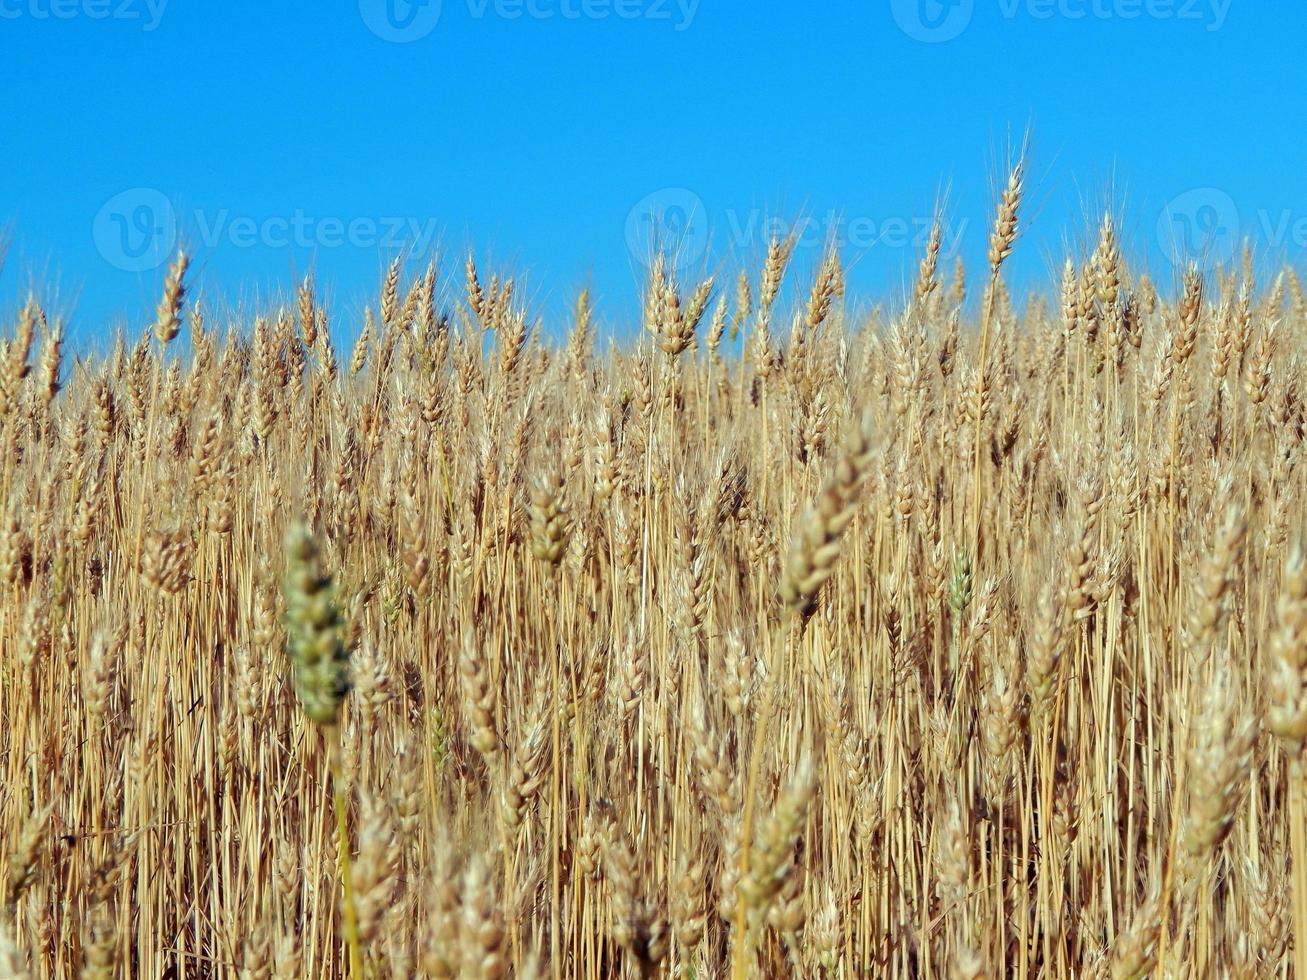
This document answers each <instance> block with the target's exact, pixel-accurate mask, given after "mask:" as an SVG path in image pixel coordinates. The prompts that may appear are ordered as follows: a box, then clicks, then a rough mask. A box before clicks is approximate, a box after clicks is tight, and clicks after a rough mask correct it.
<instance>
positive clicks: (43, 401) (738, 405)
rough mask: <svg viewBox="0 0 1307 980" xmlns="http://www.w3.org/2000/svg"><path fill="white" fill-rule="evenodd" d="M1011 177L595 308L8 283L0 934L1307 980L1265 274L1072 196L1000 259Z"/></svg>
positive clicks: (482, 279) (259, 963)
mask: <svg viewBox="0 0 1307 980" xmlns="http://www.w3.org/2000/svg"><path fill="white" fill-rule="evenodd" d="M1021 195H1022V175H1021V169H1020V168H1019V167H1018V168H1017V169H1015V170H1014V171H1013V173H1012V176H1011V179H1010V180H1008V181H1007V183H1006V187H1005V188H1004V189H1003V191H1002V194H1001V196H1000V199H999V200H998V202H997V216H996V218H995V220H994V222H993V226H992V229H993V230H992V234H991V237H990V240H989V254H988V264H987V266H986V267H985V268H983V269H981V270H979V271H974V270H973V272H972V273H971V275H970V277H968V275H967V273H966V271H965V270H963V269H962V267H961V265H960V264H958V266H957V267H956V268H942V267H941V266H943V265H946V264H948V265H951V263H943V262H941V261H940V236H939V234H938V231H937V233H936V235H935V236H933V237H932V239H931V243H930V245H929V246H928V247H927V248H926V249H925V250H924V253H923V254H922V256H921V257H920V265H919V271H918V273H917V276H916V281H915V284H914V285H912V286H911V288H910V289H909V291H908V294H907V295H906V297H903V298H901V299H900V300H899V301H898V302H896V303H887V304H886V305H885V306H883V307H878V308H876V309H875V310H873V311H872V312H870V313H869V314H865V315H863V314H859V315H854V313H853V310H854V309H855V305H854V303H853V300H852V298H851V297H846V296H845V290H844V277H843V273H842V270H841V266H840V261H839V257H838V255H837V254H836V253H835V252H834V251H832V252H830V253H829V255H827V257H826V258H825V259H824V261H821V262H820V263H818V267H817V271H816V275H815V276H806V277H805V280H807V281H799V280H798V277H797V273H796V272H795V270H793V269H790V268H788V266H789V265H790V264H791V258H792V251H793V245H794V243H793V242H792V241H787V240H780V239H778V240H775V241H773V242H772V243H771V245H770V247H769V249H768V251H767V255H766V258H765V262H764V263H763V265H762V267H761V268H760V269H752V270H749V269H744V270H733V271H722V272H719V273H718V274H717V276H716V278H715V279H713V278H706V277H705V278H702V279H701V278H699V277H697V276H694V277H686V276H684V275H683V274H679V273H678V271H677V269H676V265H675V263H674V261H673V259H672V258H671V257H669V258H666V259H664V258H663V257H658V258H656V259H655V260H654V261H653V263H652V269H651V272H650V274H649V277H648V283H647V292H646V300H645V304H644V311H643V320H644V327H645V328H646V329H645V331H643V332H642V333H641V339H639V340H638V341H635V342H633V343H631V344H627V345H625V346H610V348H609V349H607V350H601V349H599V347H600V345H598V344H596V340H595V335H596V332H597V328H596V326H595V323H594V318H593V316H592V312H591V307H590V303H589V299H588V297H587V296H586V295H584V294H583V295H582V296H581V297H580V298H579V300H578V302H577V304H576V308H575V316H574V318H573V320H572V322H570V323H568V324H565V325H563V326H562V328H558V329H556V328H554V327H553V326H552V325H550V326H546V327H542V326H541V325H540V324H539V323H538V321H537V320H536V319H535V317H534V315H533V313H532V312H531V311H530V310H529V308H528V305H527V304H526V303H525V302H523V301H522V299H521V298H520V290H518V291H515V289H514V281H513V279H512V278H511V277H510V271H509V270H494V272H493V273H492V271H491V270H488V269H478V267H477V265H476V262H475V260H474V259H473V258H467V260H466V263H465V264H464V263H463V262H462V261H461V260H460V261H459V262H458V263H457V264H456V265H455V266H451V267H450V268H445V269H438V268H436V267H435V266H428V267H426V268H425V269H421V268H412V269H410V268H406V266H405V264H404V263H403V262H401V261H399V260H396V261H395V263H394V264H393V265H392V266H391V267H390V270H389V273H388V274H387V275H386V277H385V279H384V282H383V283H382V286H381V290H380V295H379V298H378V300H377V302H376V303H375V304H374V305H375V313H373V312H369V313H368V315H367V317H366V321H365V323H364V324H362V325H358V324H336V323H332V322H329V320H328V315H327V313H326V308H325V305H324V304H323V303H322V301H321V299H320V297H319V294H318V292H317V288H316V287H315V284H314V283H313V282H312V280H311V279H307V280H305V281H304V282H303V283H302V284H301V285H299V287H298V292H297V297H296V299H295V300H294V301H291V302H287V304H286V306H285V308H284V309H276V308H273V309H270V310H269V311H268V312H267V313H266V315H263V316H258V317H252V318H251V319H250V320H249V321H248V322H231V323H223V324H218V323H215V322H213V319H212V315H211V314H210V313H209V311H207V310H206V307H205V304H204V302H203V300H202V298H200V297H199V296H198V295H196V292H195V290H193V289H192V288H191V283H190V281H189V280H190V279H191V278H193V273H194V270H192V269H188V260H187V257H186V255H185V254H179V255H178V256H177V257H176V259H175V260H174V261H173V262H172V263H171V265H170V266H169V268H168V270H167V275H166V276H165V277H164V281H163V282H162V283H161V284H160V290H161V294H162V298H161V300H160V302H159V307H158V313H157V316H156V317H155V321H154V323H153V324H151V325H149V326H147V327H145V328H144V329H143V330H141V331H140V332H139V333H138V334H137V335H134V336H128V337H126V338H124V339H122V340H120V341H119V343H118V344H117V346H116V347H114V348H113V350H112V351H111V352H110V353H108V354H106V355H105V356H104V357H96V358H89V359H78V360H76V362H75V363H65V357H64V353H65V352H64V351H62V350H61V343H62V337H61V332H62V328H61V326H60V324H59V322H58V321H57V319H56V318H55V317H54V316H53V314H48V313H47V312H46V311H45V310H44V309H43V308H42V306H41V304H40V302H39V301H38V300H37V299H33V300H31V301H29V302H27V303H26V304H25V305H24V306H23V307H22V309H21V310H20V311H18V313H17V315H16V317H15V318H14V319H13V320H11V326H10V328H9V331H8V332H7V335H6V340H5V342H4V346H3V349H0V419H3V429H2V430H0V431H2V434H0V442H2V446H3V459H4V464H3V479H4V487H5V491H6V495H5V499H6V502H7V510H6V512H5V514H4V515H2V516H3V522H4V523H3V528H0V588H2V589H3V601H2V603H0V637H2V638H3V656H2V657H0V670H2V671H3V683H2V684H0V715H2V716H3V718H4V725H3V727H2V728H0V760H2V762H3V767H4V768H3V775H4V779H3V784H2V786H0V842H2V843H3V849H2V851H0V886H2V887H3V905H2V906H0V975H2V976H4V977H26V976H31V977H46V976H52V977H72V976H78V977H150V978H155V977H236V976H240V977H272V976H277V977H326V976H356V977H377V978H382V977H386V978H388V977H396V978H399V977H412V976H432V977H468V978H478V977H486V978H492V977H508V976H521V977H583V978H600V977H623V976H625V977H654V976H673V977H686V978H689V977H693V978H711V977H731V978H741V977H754V976H766V977H772V976H802V977H843V978H852V977H871V976H878V977H879V976H883V977H897V978H906V977H940V978H977V977H1008V976H1016V977H1026V976H1030V977H1073V976H1104V977H1115V978H1124V977H1143V976H1149V975H1154V976H1174V977H1187V976H1194V977H1204V976H1235V977H1259V978H1260V977H1277V976H1279V977H1288V976H1297V977H1300V978H1301V977H1307V823H1305V822H1304V821H1305V820H1307V813H1305V811H1304V802H1303V778H1304V777H1303V766H1302V751H1303V743H1304V739H1305V738H1307V564H1304V557H1303V552H1302V550H1301V549H1302V545H1303V528H1304V499H1305V498H1304V492H1303V491H1304V474H1305V473H1307V469H1305V468H1304V466H1303V465H1302V446H1303V438H1304V425H1305V424H1307V419H1305V417H1304V412H1305V406H1304V403H1303V392H1302V390H1301V385H1300V380H1299V379H1300V377H1301V374H1302V370H1303V364H1304V356H1305V354H1307V339H1305V338H1307V333H1305V328H1307V298H1304V295H1303V292H1302V290H1301V288H1300V286H1299V282H1298V280H1297V278H1296V277H1295V276H1294V274H1293V272H1292V270H1291V269H1285V270H1283V271H1282V272H1278V273H1273V274H1271V275H1265V274H1263V275H1262V277H1261V279H1260V280H1259V279H1258V276H1257V274H1256V271H1255V268H1254V267H1255V265H1256V263H1255V262H1254V261H1253V258H1252V256H1251V255H1246V256H1245V260H1244V261H1243V262H1242V263H1235V266H1234V267H1230V268H1220V269H1215V270H1211V271H1210V272H1206V273H1200V272H1199V270H1198V269H1197V267H1195V268H1194V269H1193V270H1191V271H1189V272H1186V273H1183V274H1180V275H1177V277H1176V280H1177V281H1176V282H1175V283H1174V288H1172V284H1171V283H1162V284H1161V285H1159V286H1154V284H1153V283H1152V282H1151V281H1150V280H1149V278H1148V277H1147V276H1145V275H1143V274H1142V273H1140V272H1137V271H1136V270H1133V269H1131V268H1130V267H1129V265H1128V264H1127V262H1126V259H1125V258H1124V257H1123V255H1122V249H1121V246H1120V244H1119V240H1118V234H1117V232H1116V227H1117V222H1116V221H1114V220H1113V217H1112V216H1111V215H1110V214H1109V215H1108V216H1107V217H1106V218H1104V219H1103V221H1102V223H1101V225H1099V226H1098V227H1094V228H1092V229H1090V230H1089V231H1088V232H1086V233H1084V234H1083V235H1082V237H1083V240H1084V245H1083V248H1081V249H1079V250H1078V251H1077V250H1074V249H1073V252H1077V254H1072V255H1071V256H1070V257H1068V259H1067V260H1066V265H1065V274H1064V277H1063V279H1062V282H1061V284H1060V288H1059V287H1054V288H1053V289H1052V290H1050V291H1048V294H1047V295H1041V294H1036V295H1035V296H1033V297H1031V299H1030V301H1029V302H1028V303H1025V304H1024V305H1021V304H1016V303H1014V300H1013V297H1012V295H1011V294H1010V293H1009V290H1008V288H1007V286H1006V285H1005V282H1004V262H1005V260H1006V259H1007V257H1008V254H1009V253H1010V252H1011V251H1012V249H1013V248H1014V247H1020V242H1019V241H1018V231H1019V228H1020V218H1021ZM682 280H684V281H682ZM360 327H361V333H360ZM551 336H557V337H558V338H559V340H558V342H557V343H551V342H550V341H549V339H548V338H549V337H551ZM333 337H335V338H340V337H348V338H350V341H351V342H352V341H353V338H355V337H357V338H358V339H357V343H354V344H352V346H350V345H346V344H344V342H342V350H341V351H340V352H337V351H336V350H335V349H334V348H333Z"/></svg>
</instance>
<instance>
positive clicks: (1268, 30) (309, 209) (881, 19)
mask: <svg viewBox="0 0 1307 980" xmlns="http://www.w3.org/2000/svg"><path fill="white" fill-rule="evenodd" d="M1304 38H1307V5H1302V4H1275V5H1272V4H1268V3H1256V4H1254V3H1253V2H1252V0H829V2H825V3H815V4H798V3H794V2H786V3H781V2H770V0H443V2H441V3H436V2H435V0H425V2H424V3H419V4H417V5H410V4H409V2H408V0H361V2H360V0H338V2H332V3H317V4H310V3H289V2H277V0H259V2H254V0H228V2H226V3H223V4H221V5H219V4H216V3H197V2H195V0H0V82H2V83H3V86H4V91H5V93H6V98H5V99H4V104H3V108H0V119H2V120H3V125H0V173H3V179H2V180H0V227H3V228H4V229H5V230H6V238H7V240H8V250H7V258H6V261H5V264H4V266H3V269H0V309H3V310H4V311H5V316H6V318H8V316H9V313H10V311H11V310H12V308H13V307H14V305H15V304H17V303H18V301H19V299H20V297H21V296H22V295H23V294H24V293H25V291H26V290H27V288H28V287H29V286H30V285H31V284H32V283H33V282H36V283H37V284H38V286H39V290H40V292H41V294H42V295H43V297H44V299H45V300H46V301H47V304H48V305H49V306H50V307H51V308H52V309H55V310H58V311H60V312H62V313H64V314H66V315H67V317H68V319H69V325H70V331H71V334H72V337H73V340H74V342H79V341H80V342H83V343H88V342H94V340H95V339H96V338H102V337H103V336H105V335H106V334H107V332H108V331H109V330H111V329H112V328H113V327H114V326H116V325H120V324H121V325H126V326H128V327H129V328H131V329H136V328H139V327H140V326H142V325H143V324H144V323H146V322H148V318H149V315H150V311H151V309H152V307H153V305H154V303H155V301H156V298H157V295H158V292H159V283H160V281H161V278H162V270H161V269H160V268H158V267H157V264H158V263H159V262H160V261H161V260H163V259H164V258H166V255H165V252H166V248H167V246H168V245H170V244H171V243H172V242H173V241H174V240H177V239H178V238H180V240H182V241H185V242H186V243H187V245H188V247H189V248H190V249H191V250H192V252H193V253H194V254H195V257H196V264H195V269H196V273H195V276H194V284H195V287H196V288H197V289H198V290H199V291H201V292H203V293H204V294H205V295H206V296H208V297H209V299H210V302H211V303H212V304H214V305H218V304H222V303H233V304H238V303H242V302H244V303H247V304H248V303H254V302H261V301H265V300H269V299H272V298H275V297H276V296H277V295H278V293H279V291H281V290H284V289H285V288H286V287H287V285H288V284H291V283H293V282H294V280H295V279H296V278H297V277H299V276H301V275H302V274H303V273H304V272H305V271H306V269H308V268H309V267H310V266H312V267H314V268H315V269H316V271H317V275H318V279H319V280H320V282H321V283H322V284H323V285H324V286H325V287H327V288H328V289H329V291H330V294H331V296H332V298H333V302H334V303H335V305H336V308H337V310H338V314H339V315H338V324H339V325H340V326H341V329H342V331H348V330H351V329H353V326H354V322H355V321H354V319H353V318H354V317H356V316H357V311H358V309H359V307H360V305H361V304H362V303H363V302H366V301H369V300H370V299H371V297H372V295H373V291H374V289H375V284H376V282H377V279H378V277H379V274H380V270H381V269H382V268H383V267H384V266H385V265H386V263H387V262H388V261H389V259H390V257H391V256H392V255H394V254H395V252H396V251H397V250H399V249H401V248H408V249H409V250H411V251H419V252H426V251H430V250H432V249H436V250H438V251H439V253H440V255H441V256H442V257H443V259H444V263H443V265H444V268H445V269H446V271H447V272H451V273H452V272H453V271H454V270H455V268H456V266H457V264H458V263H459V262H460V260H461V254H462V253H463V252H464V251H465V250H466V248H467V247H468V246H469V245H471V244H475V246H476V248H477V250H478V254H479V255H481V256H482V257H483V265H484V266H486V267H487V268H498V269H504V270H511V271H513V272H515V273H517V274H518V275H519V278H520V279H522V280H523V281H524V283H525V286H526V289H527V292H528V294H529V295H530V296H531V297H532V298H533V299H534V301H535V304H536V306H537V308H538V309H539V310H540V312H541V313H543V314H544V315H545V316H546V318H547V319H548V320H550V321H551V322H556V321H557V320H559V319H561V318H562V317H563V316H564V314H565V311H566V309H567V308H568V306H569V305H570V304H571V302H572V300H573V297H574V296H575V293H576V291H577V290H578V289H579V288H580V287H581V286H583V285H587V284H589V285H591V286H592V288H593V291H594V293H595V295H596V296H597V297H598V300H599V307H600V311H601V313H603V314H604V315H606V317H607V318H608V320H609V321H610V322H611V323H613V324H616V325H617V326H618V327H619V328H620V327H621V326H623V325H626V324H629V321H630V319H631V317H632V316H633V315H634V313H635V311H636V308H637V307H636V301H635V298H636V295H637V290H638V288H639V280H640V275H641V272H642V269H643V266H642V261H643V260H644V258H645V257H646V255H647V253H648V250H649V247H650V245H649V241H650V237H651V236H652V235H658V234H660V233H661V235H662V237H663V238H664V239H667V238H671V239H675V240H676V241H677V242H678V243H679V245H680V249H681V260H682V267H683V268H684V270H685V271H686V273H687V274H690V273H697V272H698V271H700V270H702V269H716V268H719V267H721V266H722V265H723V263H725V264H726V265H727V266H730V265H731V263H733V262H735V261H737V260H742V261H745V262H748V263H750V265H755V264H756V261H757V257H758V256H759V255H760V254H761V252H762V249H763V247H764V244H765V239H766V233H767V230H768V229H769V228H771V227H777V228H782V229H784V228H792V227H794V224H795V222H796V221H800V220H803V219H805V218H806V221H807V224H806V225H805V226H804V228H805V229H806V230H805V234H804V236H803V239H802V241H803V242H804V247H803V248H801V249H800V252H799V262H800V265H804V264H805V263H806V264H809V265H810V264H811V263H812V262H815V261H816V259H817V257H818V253H819V252H820V250H821V246H822V243H823V242H824V241H825V240H826V239H827V238H828V237H833V238H834V239H835V240H836V241H837V242H839V243H840V245H841V248H842V250H843V253H844V256H845V260H846V262H847V263H848V265H849V266H850V285H851V287H852V289H853V290H855V291H856V292H857V293H859V294H864V295H881V296H889V297H892V296H894V295H896V294H899V293H901V291H902V290H903V288H904V283H905V281H907V280H908V279H909V278H910V276H911V275H912V268H913V264H914V263H915V261H916V257H917V254H918V252H919V247H918V246H919V244H920V240H921V237H922V235H923V233H924V229H925V227H926V225H927V224H928V222H929V219H930V216H931V213H932V210H933V208H934V205H935V204H936V202H937V201H939V200H940V199H941V198H943V199H945V200H946V205H947V209H946V212H945V214H946V227H947V232H946V238H948V239H949V240H950V242H951V241H953V240H956V241H957V242H958V247H959V248H960V250H961V254H962V255H963V257H964V259H965V260H966V261H967V263H968V265H969V266H970V267H971V268H972V269H973V270H976V269H979V267H980V265H981V263H982V262H983V255H984V238H985V235H986V233H987V229H986V224H987V223H988V220H989V214H990V212H991V209H992V199H993V195H994V186H995V184H996V182H997V180H998V179H999V178H1000V176H1001V175H1000V173H999V172H1000V171H1001V170H1002V169H1003V166H1004V164H1005V161H1006V159H1007V158H1008V155H1009V153H1010V151H1011V149H1012V148H1013V147H1014V146H1016V145H1018V144H1019V143H1020V142H1021V140H1022V138H1023V135H1024V134H1025V133H1026V131H1027V129H1028V130H1029V132H1030V143H1031V145H1030V162H1029V180H1028V184H1029V196H1028V201H1029V206H1028V207H1027V209H1026V217H1027V219H1028V220H1027V224H1026V234H1025V236H1024V238H1023V240H1022V242H1021V244H1020V245H1019V247H1018V251H1017V253H1016V255H1015V256H1014V259H1013V266H1012V270H1013V272H1012V274H1013V276H1014V277H1015V278H1016V279H1017V280H1018V285H1020V286H1025V285H1035V284H1038V283H1039V282H1040V281H1042V280H1043V279H1044V278H1045V277H1048V276H1049V275H1050V268H1051V267H1052V265H1053V264H1054V262H1055V256H1059V255H1060V254H1061V251H1062V248H1063V246H1064V244H1065V243H1066V242H1068V241H1070V242H1072V244H1075V243H1076V240H1077V239H1078V238H1079V237H1082V236H1083V235H1084V233H1085V229H1086V227H1087V226H1088V225H1089V224H1090V223H1096V221H1097V217H1098V216H1099V215H1100V214H1101V212H1102V209H1103V207H1104V206H1105V205H1107V204H1111V205H1113V206H1114V207H1116V208H1117V209H1118V211H1119V212H1120V213H1121V214H1122V218H1123V232H1124V238H1125V242H1126V245H1127V248H1128V250H1129V252H1130V253H1131V254H1132V255H1134V256H1137V257H1140V258H1141V259H1143V260H1145V261H1146V262H1147V263H1148V265H1149V267H1150V269H1152V271H1153V273H1154V275H1155V277H1156V278H1158V279H1159V281H1160V282H1162V283H1163V284H1166V283H1168V282H1169V281H1171V280H1172V279H1173V278H1174V275H1175V273H1174V269H1173V263H1172V259H1173V258H1176V257H1177V256H1178V252H1179V251H1180V250H1182V249H1183V248H1184V247H1185V246H1186V245H1187V246H1188V248H1189V250H1190V251H1192V252H1200V253H1202V254H1201V256H1200V257H1201V258H1202V259H1203V260H1204V261H1207V262H1209V263H1213V262H1216V261H1220V260H1221V259H1223V258H1225V257H1227V256H1228V255H1229V253H1230V252H1232V251H1233V247H1234V242H1235V240H1236V239H1237V238H1238V237H1241V236H1242V235H1243V234H1248V235H1250V236H1252V237H1253V238H1254V239H1255V240H1257V241H1258V243H1259V247H1260V248H1261V250H1262V252H1263V254H1265V255H1266V257H1267V263H1268V265H1269V263H1270V262H1271V261H1272V260H1274V259H1282V258H1288V259H1290V260H1294V261H1297V260H1299V259H1301V258H1302V255H1303V252H1304V246H1307V221H1305V220H1304V218H1307V166H1304V160H1303V159H1302V154H1301V153H1300V152H1299V151H1300V146H1301V144H1302V136H1301V130H1302V120H1301V119H1300V118H1299V116H1300V115H1301V110H1300V108H1299V104H1300V102H1301V98H1300V94H1301V93H1300V92H1299V91H1298V90H1297V85H1296V84H1295V80H1296V79H1297V78H1300V77H1301V75H1300V71H1299V67H1298V64H1299V59H1298V57H1297V55H1298V51H1297V50H1296V49H1298V48H1299V47H1300V46H1301V42H1302V40H1303V39H1304ZM769 222H771V223H770V224H769Z"/></svg>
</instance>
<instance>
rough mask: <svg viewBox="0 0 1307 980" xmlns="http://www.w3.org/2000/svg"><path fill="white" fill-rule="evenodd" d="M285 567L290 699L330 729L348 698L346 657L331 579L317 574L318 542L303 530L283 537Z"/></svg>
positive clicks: (295, 528) (301, 527) (299, 526)
mask: <svg viewBox="0 0 1307 980" xmlns="http://www.w3.org/2000/svg"><path fill="white" fill-rule="evenodd" d="M286 566H287V570H286V632H287V640H288V642H287V650H288V653H289V655H290V666H291V678H292V680H293V682H294V685H295V695H296V697H298V698H299V700H300V704H301V705H302V706H303V708H304V713H305V714H306V715H308V716H309V718H310V719H312V720H313V721H314V722H316V723H317V724H319V725H330V724H333V723H334V722H335V720H336V713H337V711H339V709H340V704H341V702H342V701H343V700H344V699H345V695H346V694H348V693H349V689H350V681H349V651H348V650H347V649H346V648H345V644H344V642H343V640H342V634H341V622H340V611H339V609H338V608H337V607H336V603H335V599H334V597H333V595H332V588H331V576H329V575H324V574H322V569H321V566H320V564H319V560H318V545H317V542H316V541H314V539H313V536H312V535H311V534H310V533H309V531H308V529H307V528H306V527H305V526H304V525H303V524H299V523H297V524H296V525H295V526H293V527H292V528H291V530H290V533H289V534H288V535H287V536H286Z"/></svg>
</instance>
